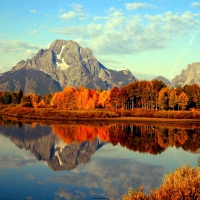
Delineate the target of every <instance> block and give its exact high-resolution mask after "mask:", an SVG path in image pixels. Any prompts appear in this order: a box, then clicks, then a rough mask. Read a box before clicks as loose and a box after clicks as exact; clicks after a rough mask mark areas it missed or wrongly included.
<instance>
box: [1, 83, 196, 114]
mask: <svg viewBox="0 0 200 200" xmlns="http://www.w3.org/2000/svg"><path fill="white" fill-rule="evenodd" d="M0 104H21V105H22V106H25V107H34V108H39V107H53V108H55V109H68V110H75V109H94V108H108V109H124V110H131V109H134V108H144V109H150V110H158V109H160V110H189V109H192V108H194V109H199V108H200V87H199V86H198V85H197V84H192V85H185V86H184V87H177V88H170V87H168V86H166V84H165V83H164V82H162V81H160V80H152V81H146V80H142V81H136V82H133V83H130V84H128V85H126V86H123V87H122V88H121V89H120V88H118V87H114V88H112V89H110V90H100V89H99V90H94V89H88V88H83V87H81V86H79V87H78V88H77V89H76V88H74V87H72V86H70V87H65V88H64V89H63V91H61V92H56V93H54V94H47V95H45V96H40V95H38V94H23V92H22V90H20V91H19V92H0Z"/></svg>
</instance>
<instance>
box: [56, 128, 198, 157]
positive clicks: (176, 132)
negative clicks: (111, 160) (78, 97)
mask: <svg viewBox="0 0 200 200" xmlns="http://www.w3.org/2000/svg"><path fill="white" fill-rule="evenodd" d="M52 130H53V131H54V133H55V134H57V135H58V137H59V138H61V139H62V140H63V141H64V142H65V143H68V144H71V143H73V142H74V141H76V142H78V143H79V144H80V143H82V142H85V141H88V140H89V141H91V142H93V141H94V140H95V138H99V139H100V141H102V142H109V143H111V144H113V145H117V144H120V145H121V146H122V147H126V148H128V149H129V150H132V151H138V152H140V153H150V154H154V155H156V154H160V153H162V152H163V151H165V149H167V148H168V147H174V146H175V147H176V148H180V147H182V148H183V149H184V150H186V151H191V152H197V151H198V150H199V148H200V128H193V129H188V128H182V127H176V128H174V125H173V126H168V127H167V128H166V126H152V125H137V124H135V125H124V124H116V125H100V126H86V125H52Z"/></svg>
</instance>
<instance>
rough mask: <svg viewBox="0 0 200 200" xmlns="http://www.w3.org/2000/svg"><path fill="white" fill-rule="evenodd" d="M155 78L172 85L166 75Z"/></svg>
mask: <svg viewBox="0 0 200 200" xmlns="http://www.w3.org/2000/svg"><path fill="white" fill-rule="evenodd" d="M153 80H159V81H162V82H164V83H165V84H166V85H170V81H169V80H168V79H167V78H165V77H164V76H157V77H156V78H154V79H153Z"/></svg>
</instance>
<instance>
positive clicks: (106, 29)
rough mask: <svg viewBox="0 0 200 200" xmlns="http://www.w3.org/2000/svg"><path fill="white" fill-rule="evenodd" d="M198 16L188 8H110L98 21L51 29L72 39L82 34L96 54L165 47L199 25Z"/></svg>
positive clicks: (123, 52)
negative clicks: (131, 11)
mask: <svg viewBox="0 0 200 200" xmlns="http://www.w3.org/2000/svg"><path fill="white" fill-rule="evenodd" d="M197 17H198V15H197V14H193V13H191V12H189V11H186V12H184V13H182V14H173V13H172V12H166V13H164V14H162V15H161V14H160V15H144V16H142V15H134V16H129V17H126V16H125V15H124V13H123V12H121V11H117V10H115V9H112V12H109V14H108V15H107V16H105V18H104V19H105V20H104V21H98V23H97V21H95V20H94V21H93V23H90V24H86V25H81V26H68V27H66V28H61V27H58V28H54V29H50V31H51V32H53V33H58V34H61V35H66V36H69V37H71V38H73V39H74V40H76V39H78V38H79V39H80V38H82V40H84V41H85V43H87V44H90V46H89V48H91V49H92V50H93V51H94V52H95V53H98V54H108V55H109V54H135V53H138V52H143V51H149V50H153V49H163V48H167V47H168V46H169V44H170V42H171V41H172V40H174V39H175V38H176V37H184V36H185V35H187V34H189V33H190V32H191V31H193V30H195V29H197V28H198V26H199V20H198V18H197ZM94 19H95V18H94ZM82 43H84V42H83V41H82Z"/></svg>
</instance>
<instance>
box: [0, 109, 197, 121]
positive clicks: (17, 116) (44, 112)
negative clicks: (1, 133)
mask: <svg viewBox="0 0 200 200" xmlns="http://www.w3.org/2000/svg"><path fill="white" fill-rule="evenodd" d="M0 116H2V117H3V118H6V119H8V120H15V121H16V120H17V121H27V122H33V121H35V122H47V123H50V122H53V123H67V122H80V123H81V122H83V123H84V122H105V123H106V122H107V123H108V122H109V123H112V122H113V123H115V122H119V123H120V122H122V123H149V124H152V123H156V124H161V123H168V124H177V123H181V124H191V123H199V124H200V118H198V119H174V118H157V117H144V116H141V117H140V116H128V117H127V116H120V114H119V112H117V111H112V110H57V109H53V108H38V109H34V108H26V107H6V108H3V109H1V110H0Z"/></svg>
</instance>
